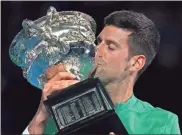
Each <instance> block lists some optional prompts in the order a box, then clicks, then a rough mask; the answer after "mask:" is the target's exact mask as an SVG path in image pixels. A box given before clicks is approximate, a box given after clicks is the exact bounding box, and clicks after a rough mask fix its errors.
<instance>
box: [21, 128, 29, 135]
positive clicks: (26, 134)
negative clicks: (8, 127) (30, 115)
mask: <svg viewBox="0 0 182 135" xmlns="http://www.w3.org/2000/svg"><path fill="white" fill-rule="evenodd" d="M22 135H30V133H29V131H28V126H27V127H26V129H25V130H24V131H23V133H22Z"/></svg>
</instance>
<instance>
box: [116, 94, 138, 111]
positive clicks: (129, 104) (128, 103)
mask: <svg viewBox="0 0 182 135" xmlns="http://www.w3.org/2000/svg"><path fill="white" fill-rule="evenodd" d="M136 100H137V98H136V97H135V95H134V94H133V95H132V96H131V97H130V98H129V99H128V100H127V101H126V102H124V103H116V108H115V110H116V111H117V110H120V109H123V108H125V107H127V108H131V107H132V106H133V105H134V104H135V102H136Z"/></svg>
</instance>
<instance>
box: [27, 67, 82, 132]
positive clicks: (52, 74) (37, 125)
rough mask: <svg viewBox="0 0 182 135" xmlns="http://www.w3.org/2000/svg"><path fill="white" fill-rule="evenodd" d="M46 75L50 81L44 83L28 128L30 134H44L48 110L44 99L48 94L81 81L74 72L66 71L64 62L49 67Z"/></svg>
mask: <svg viewBox="0 0 182 135" xmlns="http://www.w3.org/2000/svg"><path fill="white" fill-rule="evenodd" d="M46 77H47V79H48V82H47V83H46V84H45V85H44V89H43V92H42V98H41V101H40V105H39V108H38V110H37V113H36V115H35V116H34V118H33V120H32V122H31V123H30V125H29V128H28V130H29V132H30V134H42V133H43V131H44V127H45V124H46V121H47V119H48V112H47V110H46V108H45V106H44V104H43V101H44V100H46V99H47V96H49V95H51V94H52V93H53V92H55V91H60V90H63V89H64V88H66V87H68V86H70V85H73V84H75V83H77V82H79V81H78V80H76V79H75V78H76V77H75V76H74V75H73V74H71V73H68V72H66V70H65V69H64V66H63V65H62V64H59V65H54V66H51V67H50V68H48V69H47V70H46Z"/></svg>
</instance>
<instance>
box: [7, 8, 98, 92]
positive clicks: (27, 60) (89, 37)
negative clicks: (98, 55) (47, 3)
mask: <svg viewBox="0 0 182 135" xmlns="http://www.w3.org/2000/svg"><path fill="white" fill-rule="evenodd" d="M22 26H23V29H22V30H21V31H20V32H19V33H18V34H17V35H16V36H15V38H14V39H13V41H12V43H11V46H10V49H9V55H10V58H11V60H12V61H13V62H14V63H15V64H16V65H17V66H19V67H21V68H22V70H23V76H24V77H25V78H26V79H27V81H28V82H29V83H30V84H32V85H33V86H35V87H37V88H40V89H42V88H43V85H44V84H45V82H46V81H47V79H46V77H45V70H46V69H47V68H48V67H49V66H51V65H55V64H59V63H63V64H64V65H65V70H66V71H68V72H71V73H73V74H75V76H76V77H77V79H79V80H84V79H85V78H86V77H87V74H88V72H89V71H90V70H91V68H92V67H93V65H94V55H95V46H96V45H95V43H94V42H95V32H96V23H95V20H94V19H93V18H92V17H90V16H89V15H87V14H85V13H82V12H78V11H62V12H57V11H56V9H55V8H54V7H50V8H49V9H48V11H47V15H46V16H43V17H41V18H39V19H37V20H35V21H31V20H28V19H25V20H24V21H23V22H22Z"/></svg>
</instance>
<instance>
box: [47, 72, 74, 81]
mask: <svg viewBox="0 0 182 135" xmlns="http://www.w3.org/2000/svg"><path fill="white" fill-rule="evenodd" d="M75 79H76V76H75V75H73V74H71V73H68V72H58V73H57V74H56V75H55V76H54V77H52V78H51V79H50V80H49V81H48V82H54V81H60V80H75Z"/></svg>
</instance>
